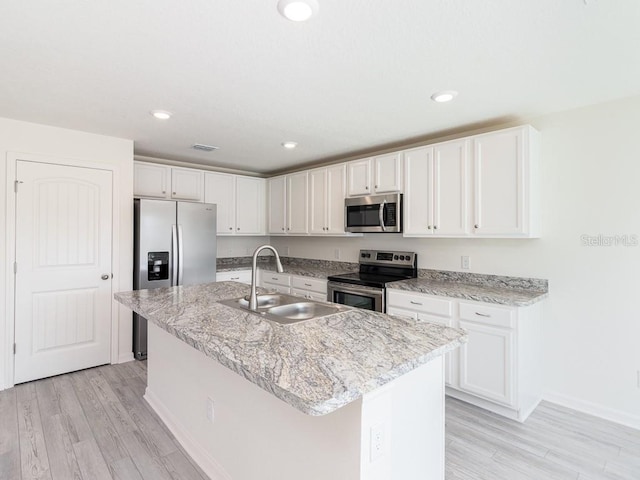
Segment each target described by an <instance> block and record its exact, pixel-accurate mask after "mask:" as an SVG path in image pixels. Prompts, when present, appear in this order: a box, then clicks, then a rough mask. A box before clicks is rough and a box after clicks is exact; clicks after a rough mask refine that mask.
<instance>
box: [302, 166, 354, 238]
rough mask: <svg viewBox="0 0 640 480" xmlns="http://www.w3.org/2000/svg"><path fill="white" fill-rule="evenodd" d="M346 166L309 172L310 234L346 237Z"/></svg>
mask: <svg viewBox="0 0 640 480" xmlns="http://www.w3.org/2000/svg"><path fill="white" fill-rule="evenodd" d="M346 172H347V169H346V166H345V165H344V164H341V165H334V166H332V167H326V168H318V169H314V170H310V171H309V233H310V234H312V235H345V231H344V199H345V196H346V176H347V175H346Z"/></svg>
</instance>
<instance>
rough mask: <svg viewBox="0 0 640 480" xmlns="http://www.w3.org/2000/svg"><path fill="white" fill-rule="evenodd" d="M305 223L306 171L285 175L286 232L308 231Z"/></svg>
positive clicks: (299, 232) (301, 232)
mask: <svg viewBox="0 0 640 480" xmlns="http://www.w3.org/2000/svg"><path fill="white" fill-rule="evenodd" d="M308 228H309V227H308V225H307V172H306V171H305V172H299V173H294V174H291V175H287V233H295V234H303V233H309V229H308Z"/></svg>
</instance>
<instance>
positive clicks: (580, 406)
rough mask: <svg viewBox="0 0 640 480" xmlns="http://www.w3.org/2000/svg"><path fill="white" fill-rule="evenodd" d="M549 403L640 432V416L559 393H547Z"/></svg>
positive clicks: (545, 397)
mask: <svg viewBox="0 0 640 480" xmlns="http://www.w3.org/2000/svg"><path fill="white" fill-rule="evenodd" d="M543 398H544V400H546V401H547V402H551V403H555V404H558V405H561V406H563V407H567V408H571V409H573V410H577V411H579V412H582V413H588V414H589V415H593V416H596V417H600V418H603V419H605V420H609V421H611V422H614V423H619V424H620V425H624V426H626V427H631V428H635V429H637V430H640V416H638V415H633V414H630V413H626V412H621V411H620V410H616V409H614V408H609V407H605V406H602V405H598V404H597V403H592V402H588V401H586V400H582V399H579V398H575V397H571V396H569V395H564V394H562V393H557V392H545V394H544V396H543Z"/></svg>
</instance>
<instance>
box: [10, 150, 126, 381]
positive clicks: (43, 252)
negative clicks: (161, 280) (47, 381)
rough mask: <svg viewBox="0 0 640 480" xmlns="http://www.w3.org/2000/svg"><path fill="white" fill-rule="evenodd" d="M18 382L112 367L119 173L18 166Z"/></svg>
mask: <svg viewBox="0 0 640 480" xmlns="http://www.w3.org/2000/svg"><path fill="white" fill-rule="evenodd" d="M16 178H17V181H18V184H17V185H18V189H17V190H18V191H17V193H16V264H17V273H16V277H15V278H16V290H15V291H16V305H15V343H16V353H15V377H14V381H15V383H21V382H26V381H29V380H34V379H37V378H43V377H48V376H52V375H58V374H60V373H64V372H70V371H73V370H79V369H83V368H88V367H93V366H96V365H102V364H105V363H109V361H110V358H111V357H110V345H111V294H112V292H111V247H112V245H111V243H112V211H111V210H112V207H111V205H112V195H113V186H112V173H111V172H110V171H106V170H97V169H91V168H81V167H70V166H64V165H53V164H47V163H36V162H27V161H18V162H17V168H16Z"/></svg>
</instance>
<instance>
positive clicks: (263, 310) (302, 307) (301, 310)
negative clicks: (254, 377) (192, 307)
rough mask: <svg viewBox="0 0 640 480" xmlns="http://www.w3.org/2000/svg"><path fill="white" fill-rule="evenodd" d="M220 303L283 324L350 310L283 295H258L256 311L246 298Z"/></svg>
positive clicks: (333, 304)
mask: <svg viewBox="0 0 640 480" xmlns="http://www.w3.org/2000/svg"><path fill="white" fill-rule="evenodd" d="M220 303H222V304H223V305H227V306H229V307H233V308H237V309H239V310H244V311H247V312H250V313H255V314H256V315H260V316H261V317H263V318H266V319H268V320H271V321H274V322H277V323H281V324H290V323H297V322H302V321H304V320H311V319H314V318H320V317H325V316H327V315H331V314H333V313H338V312H344V311H346V310H348V307H345V306H344V305H338V304H335V303H323V302H316V301H313V300H301V298H300V297H294V296H293V295H285V294H281V293H274V294H266V295H258V308H257V309H256V310H249V300H248V299H247V298H246V297H243V298H233V299H231V300H223V301H222V302H220Z"/></svg>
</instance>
